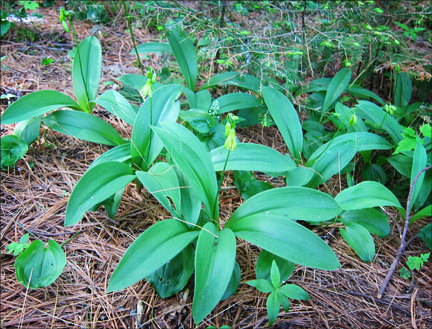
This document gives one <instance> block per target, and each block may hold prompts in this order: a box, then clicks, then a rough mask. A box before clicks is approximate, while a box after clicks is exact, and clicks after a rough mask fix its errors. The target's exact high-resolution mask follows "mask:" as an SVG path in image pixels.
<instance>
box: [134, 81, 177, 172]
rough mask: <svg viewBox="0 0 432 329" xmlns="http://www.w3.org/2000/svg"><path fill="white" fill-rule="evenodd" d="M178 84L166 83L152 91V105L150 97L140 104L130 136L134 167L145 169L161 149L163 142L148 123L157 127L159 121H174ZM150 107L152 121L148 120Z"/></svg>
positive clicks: (175, 117)
mask: <svg viewBox="0 0 432 329" xmlns="http://www.w3.org/2000/svg"><path fill="white" fill-rule="evenodd" d="M180 88H181V86H180V85H167V86H163V87H161V88H159V89H158V90H157V91H156V92H154V93H153V100H152V106H150V103H151V101H150V97H148V98H147V100H146V101H145V102H144V104H143V105H142V106H141V108H140V110H139V112H138V114H137V116H136V118H135V123H134V129H133V131H132V138H131V141H132V143H131V153H132V162H133V164H134V166H135V167H138V168H141V169H142V170H144V171H147V170H148V168H150V166H151V164H152V163H153V161H154V160H155V159H156V158H157V156H158V155H159V153H160V152H161V151H162V148H163V144H162V141H161V140H160V139H159V137H158V136H157V135H155V134H154V133H153V131H152V130H151V128H150V125H153V126H156V127H159V126H160V123H161V122H175V121H176V120H177V118H178V114H179V112H180V103H179V102H178V101H176V100H177V98H178V97H179V96H180ZM150 108H152V114H151V118H152V122H150Z"/></svg>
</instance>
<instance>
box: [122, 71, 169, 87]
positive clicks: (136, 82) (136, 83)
mask: <svg viewBox="0 0 432 329" xmlns="http://www.w3.org/2000/svg"><path fill="white" fill-rule="evenodd" d="M117 80H118V81H120V82H121V83H124V84H126V85H128V86H129V87H131V88H133V89H136V90H139V91H141V89H142V88H143V87H144V85H145V84H146V82H147V77H145V76H143V75H139V74H125V75H122V76H121V77H119V78H118V79H117ZM160 87H162V85H161V84H160V83H159V82H157V81H156V82H155V83H154V84H153V88H154V89H156V90H158V89H159V88H160Z"/></svg>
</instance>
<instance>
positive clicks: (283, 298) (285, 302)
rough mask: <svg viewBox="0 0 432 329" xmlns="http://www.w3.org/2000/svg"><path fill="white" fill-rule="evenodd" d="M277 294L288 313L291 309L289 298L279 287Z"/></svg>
mask: <svg viewBox="0 0 432 329" xmlns="http://www.w3.org/2000/svg"><path fill="white" fill-rule="evenodd" d="M277 295H278V297H279V301H280V303H281V305H282V307H283V309H284V311H285V312H287V313H288V312H289V310H290V302H289V299H288V298H287V297H286V296H285V295H284V294H283V293H281V292H280V290H279V289H278V291H277Z"/></svg>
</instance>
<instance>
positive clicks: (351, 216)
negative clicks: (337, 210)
mask: <svg viewBox="0 0 432 329" xmlns="http://www.w3.org/2000/svg"><path fill="white" fill-rule="evenodd" d="M340 221H341V222H342V223H344V224H345V225H346V224H349V223H356V224H359V225H361V226H363V227H364V228H365V229H367V230H368V231H369V232H370V233H373V234H376V235H378V236H379V237H380V238H384V237H385V236H387V235H388V234H389V233H390V225H389V221H388V218H387V216H386V215H384V214H382V213H380V212H379V211H378V210H376V209H374V208H365V209H359V210H351V211H347V212H345V213H344V214H343V215H342V216H341V218H340Z"/></svg>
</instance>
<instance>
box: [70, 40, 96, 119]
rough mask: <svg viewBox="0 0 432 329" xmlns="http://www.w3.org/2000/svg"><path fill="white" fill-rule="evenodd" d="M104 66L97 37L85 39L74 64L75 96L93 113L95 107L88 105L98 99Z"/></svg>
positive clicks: (79, 47)
mask: <svg viewBox="0 0 432 329" xmlns="http://www.w3.org/2000/svg"><path fill="white" fill-rule="evenodd" d="M101 65H102V49H101V45H100V43H99V40H98V39H97V38H96V37H95V36H89V37H87V38H85V39H84V40H83V41H81V43H80V44H79V45H78V49H77V52H76V55H75V57H74V60H73V64H72V81H73V87H74V91H75V96H76V98H77V100H78V103H79V104H80V106H81V108H82V109H84V111H85V112H88V113H91V110H92V109H93V106H94V104H93V105H90V104H88V102H90V101H91V100H93V99H95V98H96V94H97V91H98V88H99V81H100V76H101Z"/></svg>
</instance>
